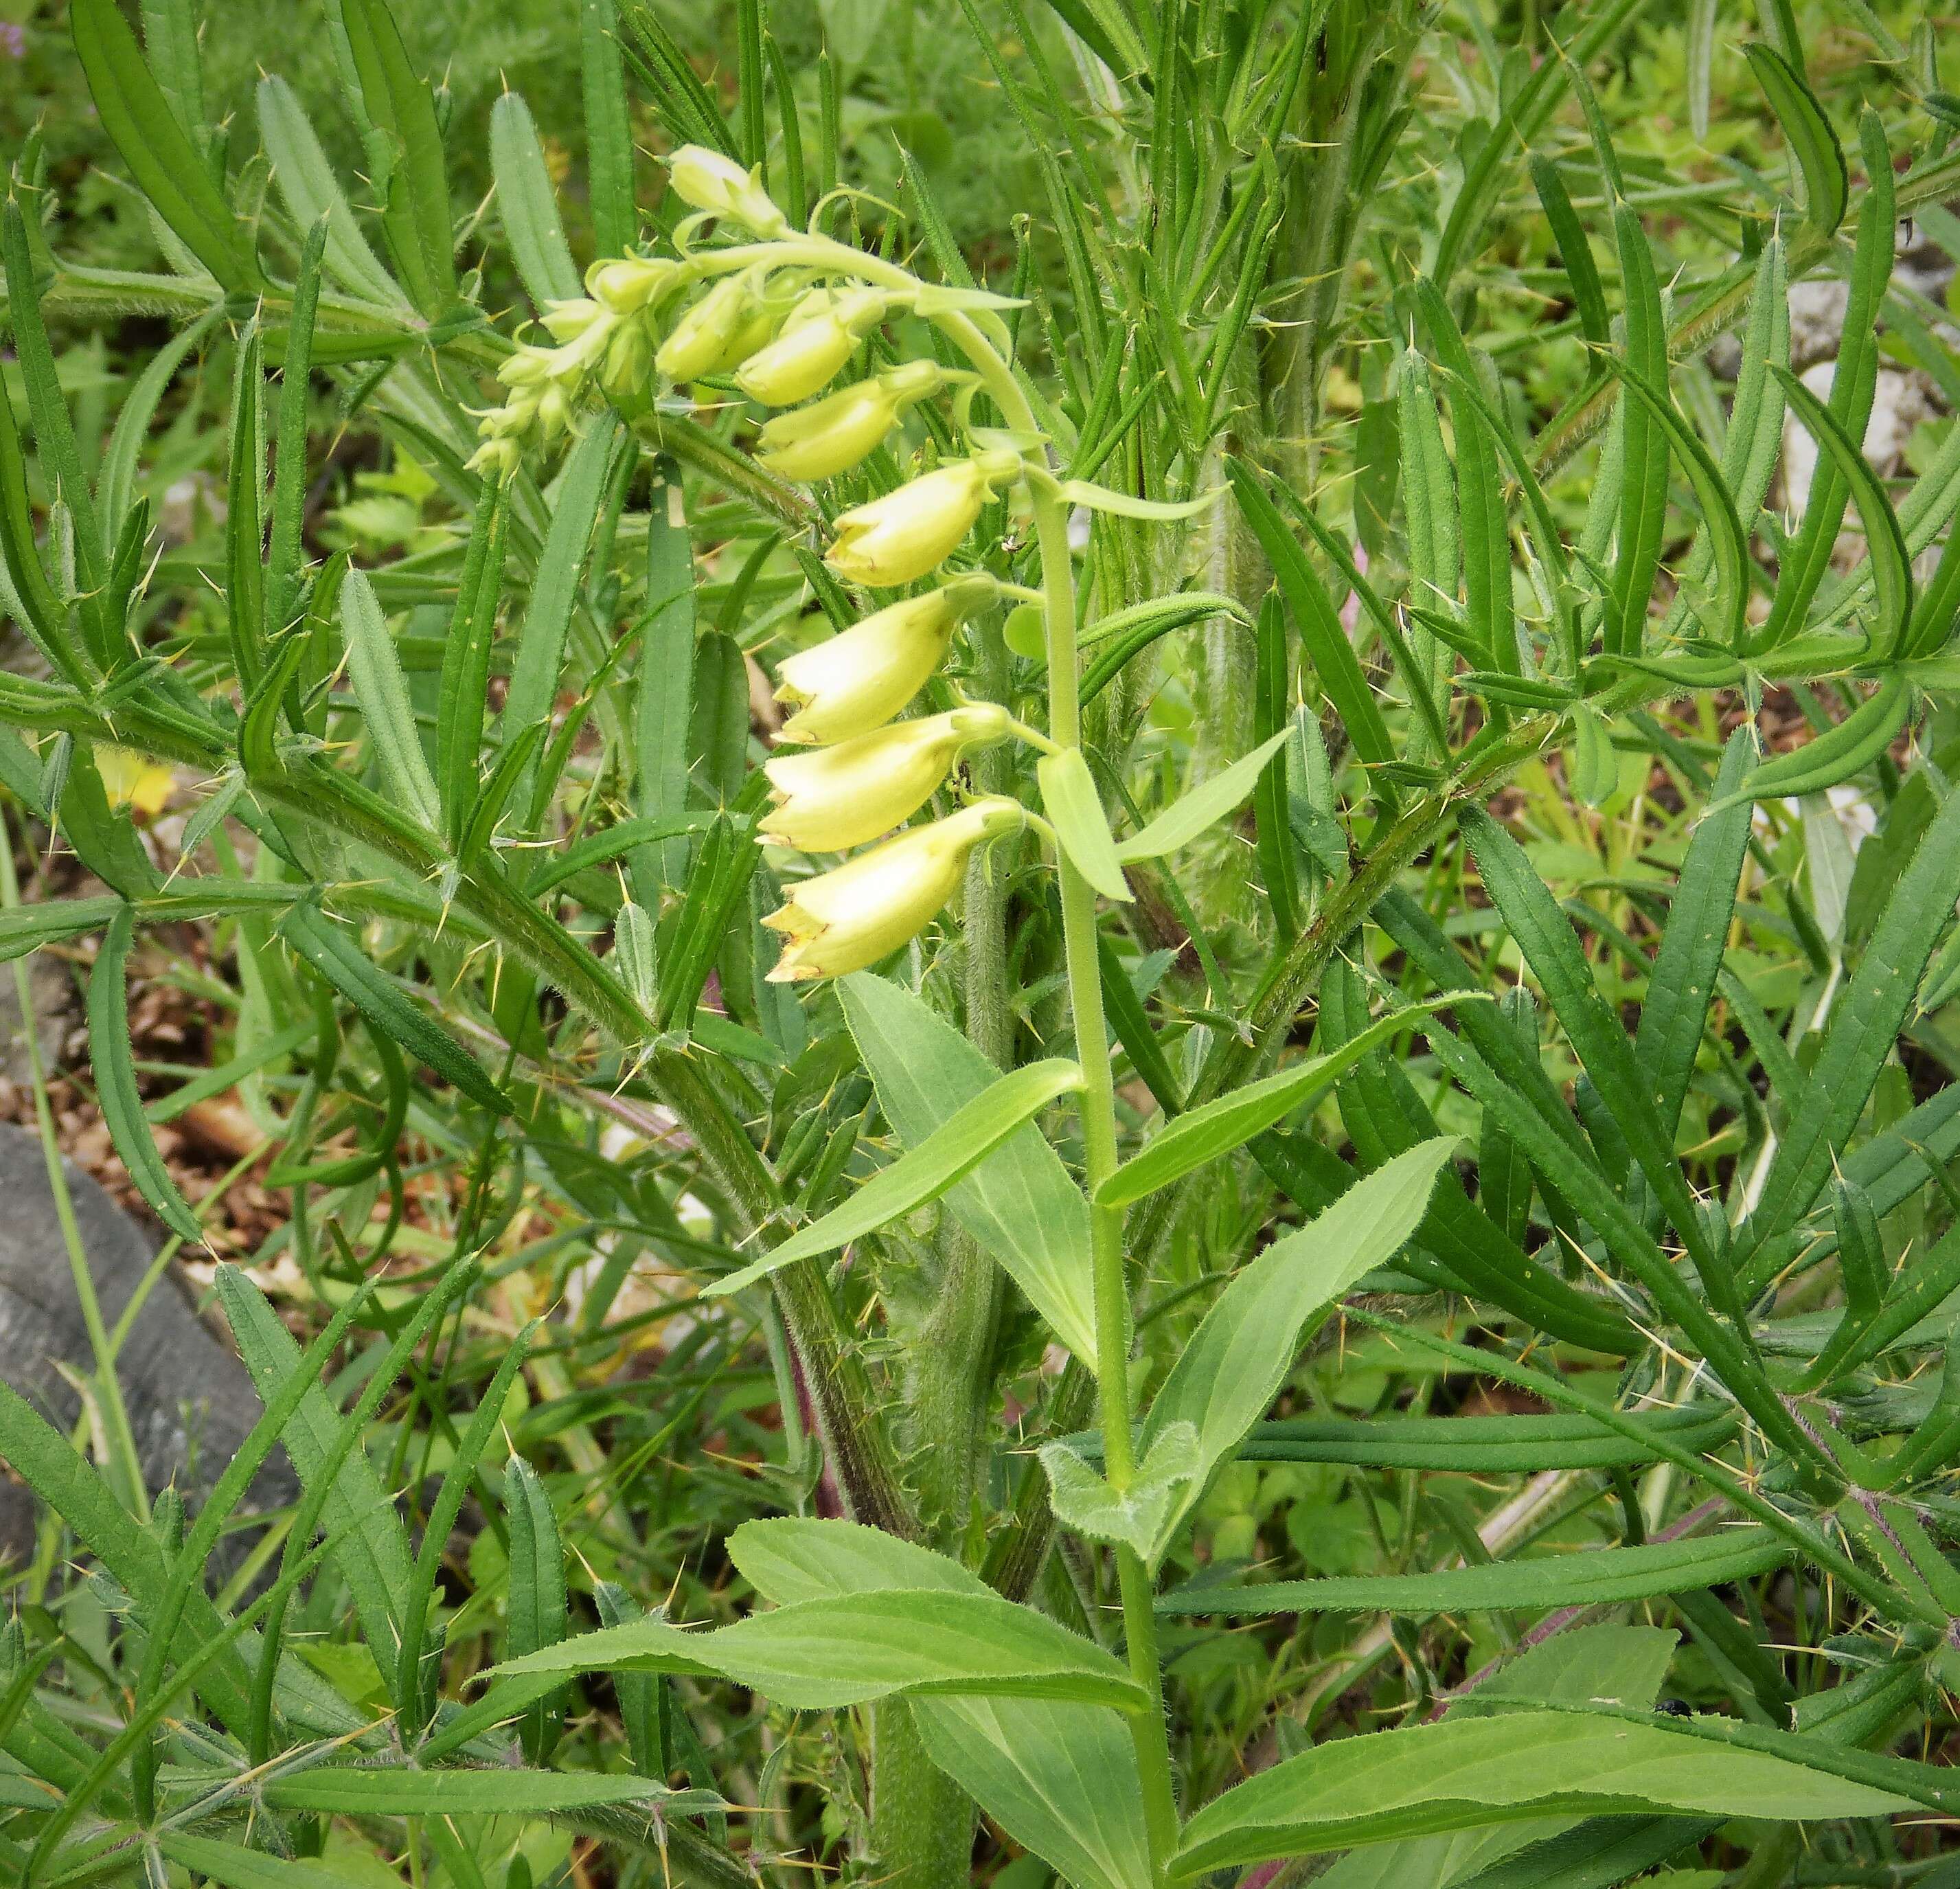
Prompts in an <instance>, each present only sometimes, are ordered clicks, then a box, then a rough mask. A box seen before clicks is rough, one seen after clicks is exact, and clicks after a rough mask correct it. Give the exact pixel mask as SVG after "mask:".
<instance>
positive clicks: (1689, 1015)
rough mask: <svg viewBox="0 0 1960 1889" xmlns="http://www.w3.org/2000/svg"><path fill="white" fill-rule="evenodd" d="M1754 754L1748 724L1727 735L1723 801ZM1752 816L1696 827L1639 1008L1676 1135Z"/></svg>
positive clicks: (1644, 1066)
mask: <svg viewBox="0 0 1960 1889" xmlns="http://www.w3.org/2000/svg"><path fill="white" fill-rule="evenodd" d="M1755 753H1756V740H1755V731H1754V730H1753V729H1752V728H1749V727H1748V725H1746V724H1745V725H1744V726H1742V728H1738V729H1737V730H1736V732H1735V733H1734V734H1732V735H1731V736H1729V743H1728V745H1727V747H1725V748H1724V749H1723V753H1722V765H1721V767H1720V770H1719V771H1718V772H1717V775H1716V778H1715V795H1716V798H1717V801H1720V800H1722V799H1723V798H1726V796H1727V795H1730V794H1733V792H1735V789H1736V785H1737V784H1738V782H1739V781H1740V780H1741V779H1742V775H1743V772H1744V770H1745V769H1746V768H1747V767H1748V766H1749V763H1751V761H1752V760H1753V759H1754V758H1755ZM1749 817H1750V809H1749V808H1748V806H1747V804H1745V803H1744V802H1742V801H1737V802H1736V804H1734V805H1733V806H1730V807H1727V808H1723V809H1722V810H1721V811H1715V812H1710V813H1709V814H1707V815H1705V816H1704V818H1703V820H1702V821H1701V824H1700V825H1699V826H1698V827H1696V828H1695V830H1694V839H1692V840H1691V842H1690V843H1689V844H1688V857H1687V858H1685V860H1684V861H1683V862H1682V868H1681V878H1680V881H1679V882H1678V884H1677V885H1676V886H1675V893H1674V898H1673V900H1672V903H1671V904H1670V905H1669V909H1668V917H1667V929H1666V931H1665V932H1663V933H1662V934H1661V942H1660V950H1659V952H1658V953H1657V954H1656V956H1655V958H1654V967H1653V974H1652V975H1651V976H1650V977H1649V978H1648V980H1647V995H1646V997H1645V999H1644V1000H1643V1002H1642V1003H1641V1005H1640V1027H1639V1028H1638V1030H1637V1032H1636V1033H1635V1035H1634V1059H1635V1060H1636V1061H1637V1062H1638V1063H1639V1064H1640V1069H1641V1072H1642V1075H1643V1077H1644V1078H1645V1079H1646V1080H1647V1081H1648V1082H1649V1083H1650V1084H1651V1085H1652V1088H1653V1097H1654V1106H1655V1107H1656V1110H1658V1111H1659V1115H1660V1118H1661V1126H1662V1127H1663V1129H1664V1130H1665V1131H1666V1132H1667V1133H1668V1134H1669V1135H1670V1136H1672V1134H1673V1133H1674V1132H1675V1129H1677V1128H1678V1126H1679V1125H1680V1122H1681V1110H1682V1102H1683V1101H1684V1100H1685V1098H1686V1097H1687V1094H1688V1084H1689V1082H1690V1081H1691V1079H1692V1078H1693V1075H1694V1062H1695V1058H1696V1056H1698V1054H1699V1053H1700V1051H1701V1035H1702V1031H1703V1028H1704V1026H1705V1024H1706V1023H1707V1017H1708V1004H1709V999H1710V998H1711V997H1712V996H1713V994H1714V989H1715V980H1716V978H1717V976H1718V975H1719V973H1720V970H1721V968H1722V960H1723V955H1724V954H1725V953H1726V951H1727V948H1728V943H1729V926H1730V925H1731V923H1732V922H1733V919H1734V916H1735V909H1736V887H1737V886H1738V884H1739V883H1740V881H1741V878H1742V860H1743V857H1744V855H1745V853H1746V852H1747V851H1748V843H1749Z"/></svg>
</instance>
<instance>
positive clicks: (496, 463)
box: [464, 436, 523, 479]
mask: <svg viewBox="0 0 1960 1889" xmlns="http://www.w3.org/2000/svg"><path fill="white" fill-rule="evenodd" d="M522 458H523V454H522V452H521V451H520V449H519V448H518V445H517V441H515V440H514V439H512V438H508V436H500V437H498V438H494V439H486V440H485V441H484V442H483V444H482V445H481V446H479V447H478V448H477V449H476V451H475V452H473V453H472V454H470V455H469V458H468V460H466V461H465V462H464V463H465V464H466V467H467V468H468V470H470V471H471V472H473V473H488V475H489V476H491V477H492V478H496V479H508V478H509V477H510V476H511V474H512V473H514V472H515V471H516V470H517V467H518V463H519V462H520V460H522Z"/></svg>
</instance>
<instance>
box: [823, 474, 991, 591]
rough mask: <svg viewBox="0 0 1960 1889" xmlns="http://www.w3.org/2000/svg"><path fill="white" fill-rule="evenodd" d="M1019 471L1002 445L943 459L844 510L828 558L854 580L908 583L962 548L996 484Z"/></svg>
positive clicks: (879, 582)
mask: <svg viewBox="0 0 1960 1889" xmlns="http://www.w3.org/2000/svg"><path fill="white" fill-rule="evenodd" d="M1020 470H1021V459H1020V454H1018V453H1012V452H1007V451H988V452H982V453H975V454H974V455H973V457H972V458H970V459H962V460H955V461H954V462H953V463H952V464H950V465H947V466H941V467H939V469H938V470H937V471H934V472H929V473H926V474H925V475H924V477H923V478H919V479H914V480H912V483H910V484H909V485H905V486H899V489H897V491H896V492H887V493H886V495H884V497H883V498H882V499H873V500H872V501H871V502H870V504H869V505H858V506H857V507H856V508H854V509H853V510H851V511H847V512H845V514H843V515H842V517H841V518H838V521H837V536H836V538H835V541H834V542H833V543H832V545H831V547H830V550H829V554H828V558H827V561H828V562H829V564H830V565H831V567H832V569H834V570H835V571H837V572H838V573H840V574H841V575H842V576H844V577H846V578H849V579H850V580H851V582H852V583H854V584H869V585H877V586H881V587H888V586H889V585H894V584H909V583H911V582H912V580H913V579H914V578H920V577H923V576H924V575H925V574H926V572H928V571H930V570H931V569H933V568H934V566H935V565H938V564H940V563H943V562H944V561H945V560H946V559H947V558H949V557H950V556H952V555H953V553H954V552H955V551H956V550H957V549H959V544H960V541H961V540H963V538H964V537H966V534H967V533H968V532H969V531H970V530H972V528H973V521H974V520H975V518H978V517H979V515H980V508H981V507H982V505H985V503H986V502H987V501H988V499H990V498H991V497H992V495H993V492H994V487H995V486H998V485H1001V484H1004V483H1006V482H1007V480H1009V479H1013V478H1014V477H1016V476H1017V475H1018V474H1019V473H1020Z"/></svg>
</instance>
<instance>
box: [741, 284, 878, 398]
mask: <svg viewBox="0 0 1960 1889" xmlns="http://www.w3.org/2000/svg"><path fill="white" fill-rule="evenodd" d="M816 295H817V297H818V298H821V299H820V300H819V299H816V298H807V300H806V302H805V303H804V304H800V305H799V307H797V310H796V311H794V312H792V314H791V316H790V318H789V320H788V321H786V322H785V323H784V324H783V331H782V333H781V334H779V335H778V336H777V337H776V338H775V340H773V341H772V342H770V343H769V345H768V346H767V347H766V348H764V349H762V350H761V352H759V353H758V354H756V355H754V356H753V357H752V358H750V360H749V362H747V364H746V365H745V366H744V367H743V369H742V371H741V372H740V374H737V375H736V377H735V379H736V384H737V385H738V386H739V387H740V388H741V390H742V391H743V393H746V394H747V395H748V396H749V398H750V399H751V400H760V401H761V402H762V404H763V405H764V406H793V405H794V403H796V402H797V401H798V400H808V399H809V398H810V396H811V395H812V394H813V393H817V392H819V390H822V389H823V388H824V387H827V386H829V384H830V383H831V381H833V380H835V378H836V377H837V375H838V373H839V372H841V371H842V368H843V366H844V364H845V362H847V361H848V360H849V359H850V358H851V355H853V354H854V353H855V352H857V348H858V342H859V341H861V339H863V338H864V334H865V333H866V331H867V330H869V329H870V328H872V327H874V326H876V324H877V323H878V322H879V321H880V320H883V317H884V313H885V310H886V306H887V304H888V298H887V297H886V296H885V295H883V294H882V293H881V292H880V291H878V290H877V289H875V288H854V289H851V290H850V291H848V292H846V293H845V294H843V295H831V294H829V292H828V291H826V290H823V289H819V290H818V291H816Z"/></svg>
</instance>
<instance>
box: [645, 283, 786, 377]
mask: <svg viewBox="0 0 1960 1889" xmlns="http://www.w3.org/2000/svg"><path fill="white" fill-rule="evenodd" d="M776 319H777V317H776V311H775V310H773V309H772V308H771V307H769V306H768V304H767V303H766V302H765V301H764V300H763V298H762V297H761V296H759V295H757V294H756V291H755V288H754V287H753V285H751V284H750V282H749V281H748V279H746V277H744V276H729V277H727V279H725V280H724V281H722V282H717V283H716V284H715V285H714V287H713V288H711V289H710V290H709V291H708V293H707V294H706V295H704V296H702V298H701V299H700V301H698V302H696V303H695V304H694V306H693V307H692V308H690V309H689V311H687V313H686V314H684V315H683V316H682V317H681V318H680V320H679V321H677V322H676V323H674V328H673V333H671V334H670V335H669V336H667V339H666V340H664V341H663V342H661V343H660V350H659V352H657V354H655V355H654V365H656V366H657V367H658V368H659V369H660V371H661V373H663V374H665V375H666V376H667V378H668V379H669V380H670V381H698V380H699V379H700V378H701V377H702V375H703V374H722V373H725V372H726V371H727V370H728V369H729V368H735V367H740V365H742V363H743V362H744V361H746V360H747V359H748V358H749V355H752V354H753V353H754V352H756V349H758V348H759V347H761V346H763V344H764V343H765V342H767V341H768V339H769V337H770V336H772V334H774V333H775V331H776Z"/></svg>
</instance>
